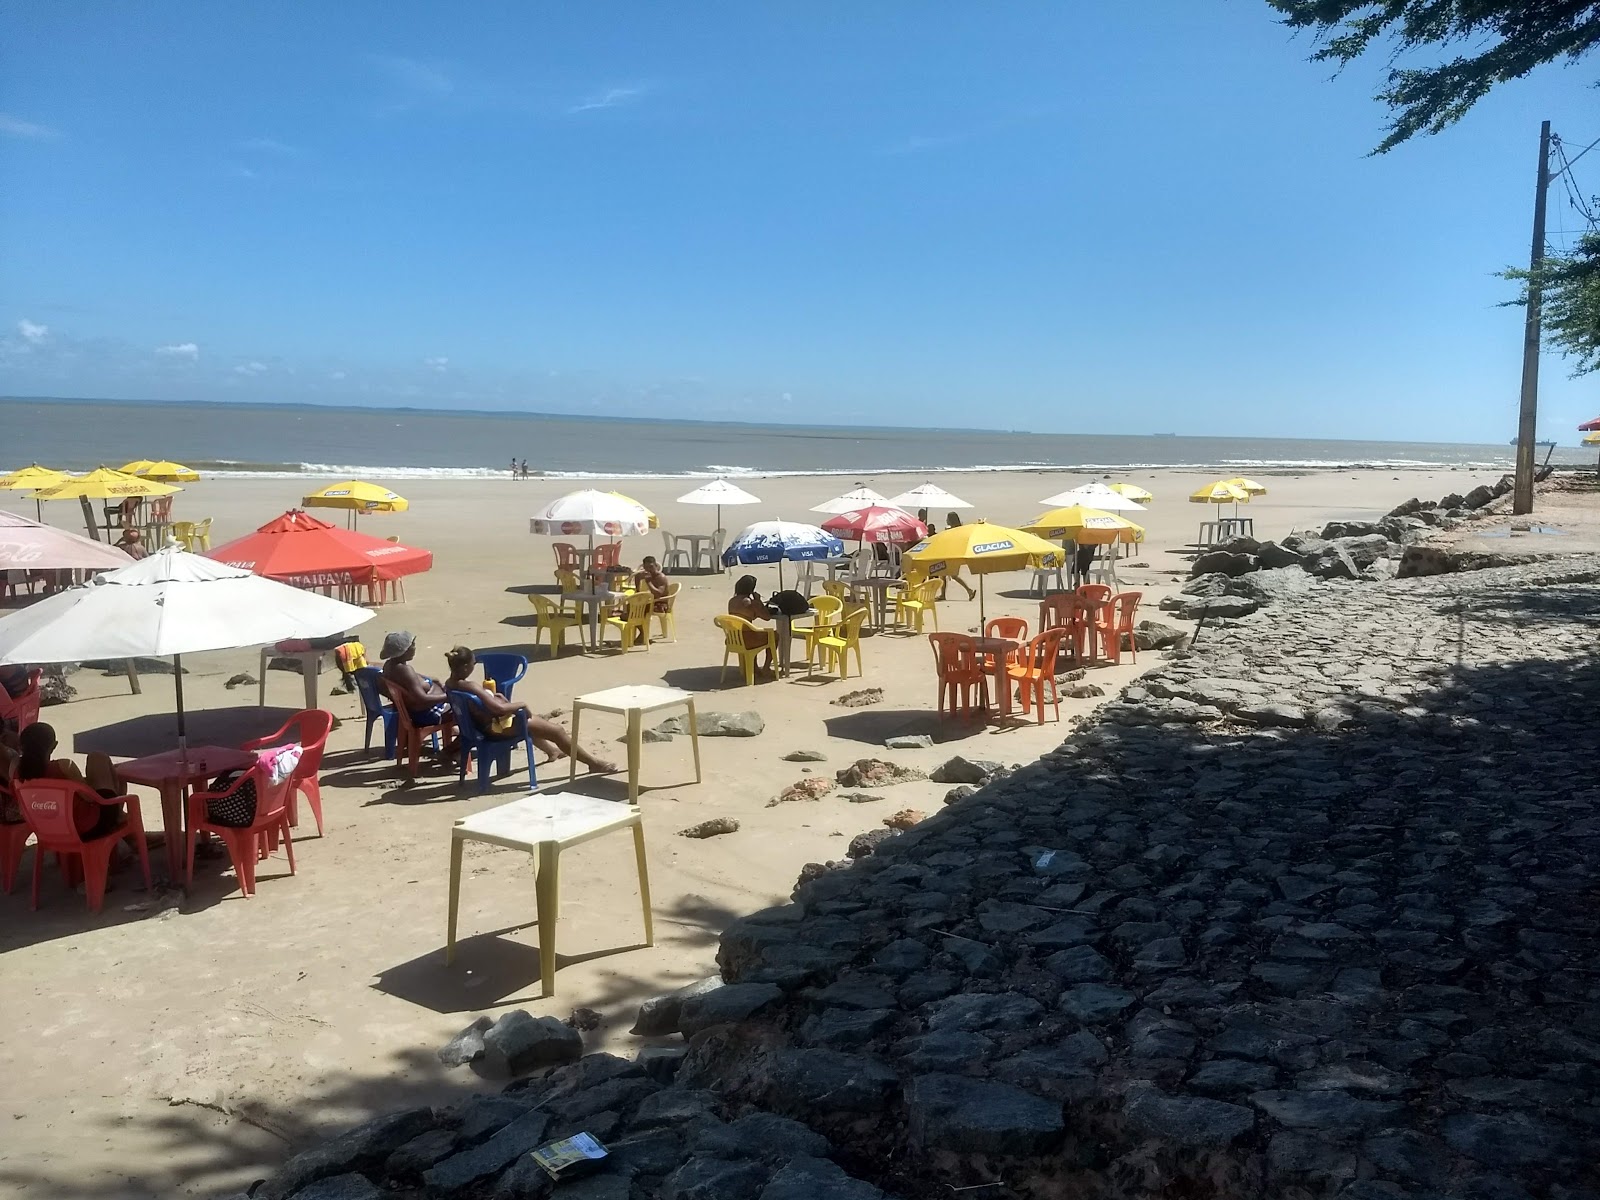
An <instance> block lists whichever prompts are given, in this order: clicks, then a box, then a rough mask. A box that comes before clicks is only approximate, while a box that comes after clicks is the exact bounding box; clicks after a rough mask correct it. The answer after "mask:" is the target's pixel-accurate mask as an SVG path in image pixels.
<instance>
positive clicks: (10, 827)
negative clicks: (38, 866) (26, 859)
mask: <svg viewBox="0 0 1600 1200" xmlns="http://www.w3.org/2000/svg"><path fill="white" fill-rule="evenodd" d="M32 836H33V827H32V826H30V825H29V824H28V822H27V821H25V820H24V819H23V817H22V810H21V809H20V808H19V807H18V806H17V798H16V796H15V795H13V794H12V792H11V789H10V788H8V787H6V785H5V784H3V783H0V888H4V889H5V893H6V895H8V896H9V895H10V894H11V889H12V888H14V887H15V886H16V884H17V870H18V868H20V867H21V866H22V855H23V853H24V851H25V850H26V849H27V846H28V839H29V838H30V837H32Z"/></svg>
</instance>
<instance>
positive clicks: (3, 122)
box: [0, 113, 61, 141]
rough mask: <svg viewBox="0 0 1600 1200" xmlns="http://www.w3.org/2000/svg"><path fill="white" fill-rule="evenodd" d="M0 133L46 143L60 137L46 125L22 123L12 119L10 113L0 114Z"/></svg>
mask: <svg viewBox="0 0 1600 1200" xmlns="http://www.w3.org/2000/svg"><path fill="white" fill-rule="evenodd" d="M0 133H3V134H5V135H6V136H7V137H19V138H33V139H34V140H36V141H48V140H49V139H51V138H58V137H60V136H61V134H60V133H59V132H58V131H56V130H54V129H51V128H50V127H49V126H48V125H37V124H35V123H34V122H32V121H24V120H23V119H22V118H21V117H13V116H12V115H11V114H10V113H0Z"/></svg>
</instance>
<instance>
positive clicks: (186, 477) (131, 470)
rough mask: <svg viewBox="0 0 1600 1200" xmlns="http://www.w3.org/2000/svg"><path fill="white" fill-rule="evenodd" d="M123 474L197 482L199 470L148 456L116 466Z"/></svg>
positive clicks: (167, 481)
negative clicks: (155, 459)
mask: <svg viewBox="0 0 1600 1200" xmlns="http://www.w3.org/2000/svg"><path fill="white" fill-rule="evenodd" d="M118 469H119V470H120V471H121V472H122V473H123V474H124V475H137V476H138V477H139V478H140V479H155V480H159V481H160V482H162V483H198V482H199V480H200V472H199V471H196V470H195V469H194V468H193V467H186V466H184V465H183V464H182V463H176V462H172V461H171V460H170V459H160V460H159V461H156V462H152V461H150V459H148V458H140V459H136V460H134V461H133V462H131V463H125V464H123V466H121V467H119V468H118Z"/></svg>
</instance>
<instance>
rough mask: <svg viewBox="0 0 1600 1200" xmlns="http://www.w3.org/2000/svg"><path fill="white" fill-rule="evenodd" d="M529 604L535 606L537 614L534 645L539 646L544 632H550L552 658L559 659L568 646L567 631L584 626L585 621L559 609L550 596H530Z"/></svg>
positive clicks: (534, 627)
mask: <svg viewBox="0 0 1600 1200" xmlns="http://www.w3.org/2000/svg"><path fill="white" fill-rule="evenodd" d="M528 603H529V604H531V605H533V611H534V613H535V614H536V615H535V618H534V626H533V644H534V645H535V646H537V645H538V644H539V639H540V638H541V637H542V636H543V635H544V632H545V631H546V630H549V631H550V657H551V658H556V657H558V656H559V655H560V654H561V648H562V647H563V646H564V645H566V641H567V630H569V629H572V628H574V627H576V626H578V625H581V624H583V619H582V618H581V617H578V616H575V615H573V614H572V613H569V612H564V611H562V610H561V609H559V608H557V607H556V606H555V605H554V604H551V603H550V598H549V597H548V596H529V597H528Z"/></svg>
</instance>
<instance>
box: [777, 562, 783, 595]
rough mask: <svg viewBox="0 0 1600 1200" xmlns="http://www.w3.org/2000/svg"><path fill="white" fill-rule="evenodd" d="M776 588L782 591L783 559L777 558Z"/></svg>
mask: <svg viewBox="0 0 1600 1200" xmlns="http://www.w3.org/2000/svg"><path fill="white" fill-rule="evenodd" d="M778 590H779V591H780V592H781V591H783V559H781V558H780V559H779V560H778Z"/></svg>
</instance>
